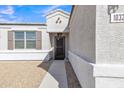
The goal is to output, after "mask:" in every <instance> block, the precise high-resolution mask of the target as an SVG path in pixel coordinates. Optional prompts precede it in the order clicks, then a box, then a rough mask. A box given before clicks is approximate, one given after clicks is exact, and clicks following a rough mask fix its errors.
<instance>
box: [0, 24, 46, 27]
mask: <svg viewBox="0 0 124 93" xmlns="http://www.w3.org/2000/svg"><path fill="white" fill-rule="evenodd" d="M0 25H42V26H46V24H45V23H0Z"/></svg>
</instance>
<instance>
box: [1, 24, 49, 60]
mask: <svg viewBox="0 0 124 93" xmlns="http://www.w3.org/2000/svg"><path fill="white" fill-rule="evenodd" d="M16 30H17V31H41V32H42V34H41V35H42V36H41V37H42V40H41V42H42V43H41V46H42V47H41V48H42V49H41V50H36V49H20V50H19V49H14V50H8V31H16ZM50 49H51V42H50V37H49V33H47V30H46V26H42V25H40V26H39V25H38V26H37V25H31V26H30V25H0V60H44V59H45V58H48V57H47V56H48V53H49V52H50V51H51V50H50Z"/></svg>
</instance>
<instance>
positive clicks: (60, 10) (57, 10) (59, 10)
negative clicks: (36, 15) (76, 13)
mask: <svg viewBox="0 0 124 93" xmlns="http://www.w3.org/2000/svg"><path fill="white" fill-rule="evenodd" d="M55 12H61V13H64V14H66V15H68V16H69V15H70V13H68V12H66V11H64V10H62V9H56V10H54V11H51V12H50V13H48V14H46V15H45V16H48V15H51V14H53V13H55Z"/></svg>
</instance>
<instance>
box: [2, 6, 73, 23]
mask: <svg viewBox="0 0 124 93" xmlns="http://www.w3.org/2000/svg"><path fill="white" fill-rule="evenodd" d="M71 8H72V6H71V5H0V22H2V23H3V22H4V23H7V22H8V23H10V22H12V23H45V22H46V18H45V15H47V14H48V13H49V12H51V11H53V10H56V9H62V10H64V11H66V12H69V13H70V12H71Z"/></svg>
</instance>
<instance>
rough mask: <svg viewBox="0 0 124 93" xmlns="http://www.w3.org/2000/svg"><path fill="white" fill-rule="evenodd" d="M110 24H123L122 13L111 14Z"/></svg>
mask: <svg viewBox="0 0 124 93" xmlns="http://www.w3.org/2000/svg"><path fill="white" fill-rule="evenodd" d="M111 22H112V23H124V13H112V14H111Z"/></svg>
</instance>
